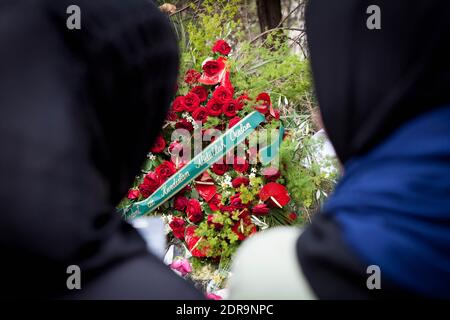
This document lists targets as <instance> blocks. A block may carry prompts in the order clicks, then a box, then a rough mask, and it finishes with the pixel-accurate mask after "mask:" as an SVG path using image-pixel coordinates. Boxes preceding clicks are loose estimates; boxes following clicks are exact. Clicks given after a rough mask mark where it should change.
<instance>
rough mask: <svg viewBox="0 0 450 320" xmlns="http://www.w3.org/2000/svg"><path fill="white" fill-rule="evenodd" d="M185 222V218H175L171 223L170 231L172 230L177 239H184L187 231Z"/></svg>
mask: <svg viewBox="0 0 450 320" xmlns="http://www.w3.org/2000/svg"><path fill="white" fill-rule="evenodd" d="M185 224H186V223H185V221H184V219H183V218H178V217H174V218H173V219H172V221H170V223H169V227H170V229H172V232H173V235H174V236H175V238H178V239H181V240H183V239H184V232H185V230H186V228H185Z"/></svg>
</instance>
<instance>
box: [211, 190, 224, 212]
mask: <svg viewBox="0 0 450 320" xmlns="http://www.w3.org/2000/svg"><path fill="white" fill-rule="evenodd" d="M221 199H222V196H221V195H220V194H218V193H216V194H215V195H214V197H212V199H211V200H209V202H208V205H209V207H210V209H211V210H212V211H219V209H220V208H219V206H220V204H221Z"/></svg>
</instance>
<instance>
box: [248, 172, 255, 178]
mask: <svg viewBox="0 0 450 320" xmlns="http://www.w3.org/2000/svg"><path fill="white" fill-rule="evenodd" d="M248 177H249V179H253V178H254V177H256V175H255V174H254V173H250V174H249V175H248Z"/></svg>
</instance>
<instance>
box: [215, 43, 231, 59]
mask: <svg viewBox="0 0 450 320" xmlns="http://www.w3.org/2000/svg"><path fill="white" fill-rule="evenodd" d="M230 51H231V47H230V45H229V44H228V43H227V42H226V41H225V40H217V41H216V43H215V44H214V47H213V48H212V52H218V53H220V54H223V55H224V56H227V55H229V54H230Z"/></svg>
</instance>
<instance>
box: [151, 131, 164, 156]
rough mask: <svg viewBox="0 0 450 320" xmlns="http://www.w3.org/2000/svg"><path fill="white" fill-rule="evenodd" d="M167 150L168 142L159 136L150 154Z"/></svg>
mask: <svg viewBox="0 0 450 320" xmlns="http://www.w3.org/2000/svg"><path fill="white" fill-rule="evenodd" d="M165 148H166V141H165V140H164V138H163V137H162V136H161V135H159V136H158V137H156V141H155V143H154V144H153V147H152V148H151V149H150V152H152V153H161V152H163V151H164V149H165Z"/></svg>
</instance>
